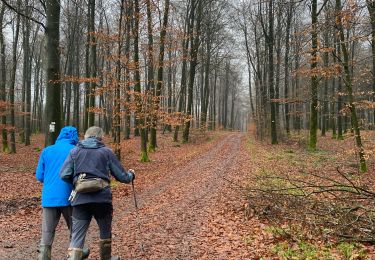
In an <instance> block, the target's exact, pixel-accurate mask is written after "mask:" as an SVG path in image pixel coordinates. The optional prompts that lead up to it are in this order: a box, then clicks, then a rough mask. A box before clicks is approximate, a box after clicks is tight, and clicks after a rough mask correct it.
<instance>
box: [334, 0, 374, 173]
mask: <svg viewBox="0 0 375 260" xmlns="http://www.w3.org/2000/svg"><path fill="white" fill-rule="evenodd" d="M336 12H337V14H336V26H337V28H338V32H339V35H340V43H341V48H342V55H343V62H342V66H343V67H344V73H345V86H346V91H347V94H348V106H349V109H350V112H351V123H352V127H353V130H354V134H355V140H356V144H357V148H358V155H359V164H360V166H359V168H360V171H361V172H366V171H367V166H366V159H365V151H364V149H363V145H362V140H361V133H360V130H359V125H358V119H357V112H356V108H355V104H354V96H353V85H352V77H351V73H350V69H349V53H348V50H347V47H346V44H345V42H346V39H345V35H344V28H343V25H342V20H341V13H340V12H341V0H336Z"/></svg>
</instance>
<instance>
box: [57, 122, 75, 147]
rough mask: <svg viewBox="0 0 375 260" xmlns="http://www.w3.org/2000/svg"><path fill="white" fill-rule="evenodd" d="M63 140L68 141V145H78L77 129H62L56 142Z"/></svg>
mask: <svg viewBox="0 0 375 260" xmlns="http://www.w3.org/2000/svg"><path fill="white" fill-rule="evenodd" d="M63 140H64V141H65V140H66V141H69V143H70V144H73V145H76V144H77V143H78V133H77V129H76V128H75V127H73V126H65V127H64V128H62V129H61V131H60V134H59V136H58V137H57V140H56V142H59V141H63Z"/></svg>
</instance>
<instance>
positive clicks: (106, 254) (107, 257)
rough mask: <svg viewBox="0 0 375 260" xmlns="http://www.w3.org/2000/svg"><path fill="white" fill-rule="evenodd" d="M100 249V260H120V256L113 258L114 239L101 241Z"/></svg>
mask: <svg viewBox="0 0 375 260" xmlns="http://www.w3.org/2000/svg"><path fill="white" fill-rule="evenodd" d="M99 247H100V260H120V257H119V256H112V239H101V240H100V242H99Z"/></svg>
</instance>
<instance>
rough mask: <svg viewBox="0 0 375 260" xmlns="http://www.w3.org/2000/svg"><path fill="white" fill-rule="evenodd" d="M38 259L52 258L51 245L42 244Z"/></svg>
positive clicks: (48, 259)
mask: <svg viewBox="0 0 375 260" xmlns="http://www.w3.org/2000/svg"><path fill="white" fill-rule="evenodd" d="M38 259H39V260H51V246H48V245H40V246H39V256H38Z"/></svg>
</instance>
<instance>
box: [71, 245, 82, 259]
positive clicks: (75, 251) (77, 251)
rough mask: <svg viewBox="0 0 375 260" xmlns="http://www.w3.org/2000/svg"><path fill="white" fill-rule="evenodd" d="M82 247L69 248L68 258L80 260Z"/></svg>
mask: <svg viewBox="0 0 375 260" xmlns="http://www.w3.org/2000/svg"><path fill="white" fill-rule="evenodd" d="M82 255H83V252H82V248H69V249H68V260H82V259H83V258H82Z"/></svg>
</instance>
